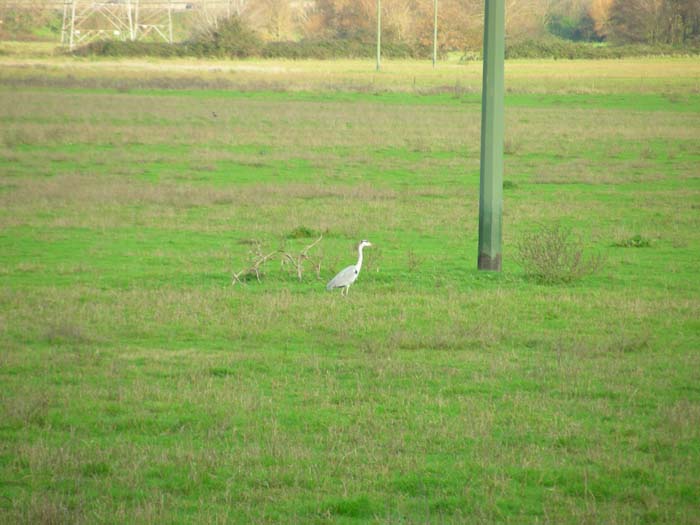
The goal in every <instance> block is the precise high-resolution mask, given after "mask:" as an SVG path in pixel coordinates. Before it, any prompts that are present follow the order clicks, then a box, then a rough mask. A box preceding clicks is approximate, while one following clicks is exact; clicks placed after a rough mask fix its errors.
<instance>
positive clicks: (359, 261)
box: [355, 245, 364, 272]
mask: <svg viewBox="0 0 700 525" xmlns="http://www.w3.org/2000/svg"><path fill="white" fill-rule="evenodd" d="M362 248H364V246H362V245H360V247H359V248H358V249H357V252H358V257H357V264H356V265H355V268H357V271H358V272H359V271H360V268H362Z"/></svg>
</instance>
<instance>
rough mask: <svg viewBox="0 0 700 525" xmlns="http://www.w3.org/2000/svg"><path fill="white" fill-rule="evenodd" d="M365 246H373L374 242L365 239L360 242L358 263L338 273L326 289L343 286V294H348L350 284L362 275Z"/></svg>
mask: <svg viewBox="0 0 700 525" xmlns="http://www.w3.org/2000/svg"><path fill="white" fill-rule="evenodd" d="M365 246H372V243H371V242H369V241H365V240H363V241H361V242H360V245H359V246H358V247H357V264H353V265H351V266H348V267H347V268H345V269H344V270H341V271H340V273H338V275H336V276H335V277H333V279H331V280H330V281H329V282H328V284H327V285H326V290H332V289H333V288H342V291H341V294H342V295H347V294H348V290H349V289H350V285H351V284H352V283H354V282H355V281H356V280H357V276H358V275H360V270H361V269H362V250H363V248H364V247H365Z"/></svg>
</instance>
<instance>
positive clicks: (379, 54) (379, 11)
mask: <svg viewBox="0 0 700 525" xmlns="http://www.w3.org/2000/svg"><path fill="white" fill-rule="evenodd" d="M381 67H382V0H377V71H379V70H380V69H381Z"/></svg>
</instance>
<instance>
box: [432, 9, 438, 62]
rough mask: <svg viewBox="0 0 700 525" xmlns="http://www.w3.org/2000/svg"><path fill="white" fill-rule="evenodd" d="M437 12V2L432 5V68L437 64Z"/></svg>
mask: <svg viewBox="0 0 700 525" xmlns="http://www.w3.org/2000/svg"><path fill="white" fill-rule="evenodd" d="M437 11H438V0H435V2H434V3H433V67H435V64H436V63H437Z"/></svg>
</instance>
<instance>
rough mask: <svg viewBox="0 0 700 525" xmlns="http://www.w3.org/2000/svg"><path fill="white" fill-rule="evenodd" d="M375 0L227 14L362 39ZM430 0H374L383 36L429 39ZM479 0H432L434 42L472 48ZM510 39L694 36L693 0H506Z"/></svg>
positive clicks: (283, 35)
mask: <svg viewBox="0 0 700 525" xmlns="http://www.w3.org/2000/svg"><path fill="white" fill-rule="evenodd" d="M376 2H377V0H231V6H232V9H233V12H234V14H237V15H239V16H241V17H242V18H243V20H245V21H246V22H247V23H248V24H250V26H251V27H253V28H255V29H256V30H258V31H260V32H261V33H263V34H264V35H265V37H266V38H268V39H272V40H294V39H299V38H303V37H306V38H345V39H347V38H360V39H370V38H372V35H373V33H374V30H375V27H376ZM433 4H434V0H382V12H383V14H382V21H383V26H384V36H383V38H385V39H387V41H396V42H406V43H409V44H417V45H419V46H430V45H432V30H433V29H432V27H433V26H432V25H433ZM483 9H484V0H438V25H439V28H440V32H439V45H440V48H441V49H442V50H443V51H445V50H453V49H460V50H462V49H478V48H479V47H480V45H481V35H482V27H483V26H482V24H483ZM506 31H507V34H508V38H509V39H511V41H517V40H521V39H536V38H541V37H544V36H547V35H548V34H553V35H555V36H558V37H561V38H564V39H567V40H575V41H607V42H611V43H616V44H628V43H631V44H642V43H643V44H651V45H655V44H670V45H684V44H688V43H694V44H697V43H698V41H700V0H506Z"/></svg>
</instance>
